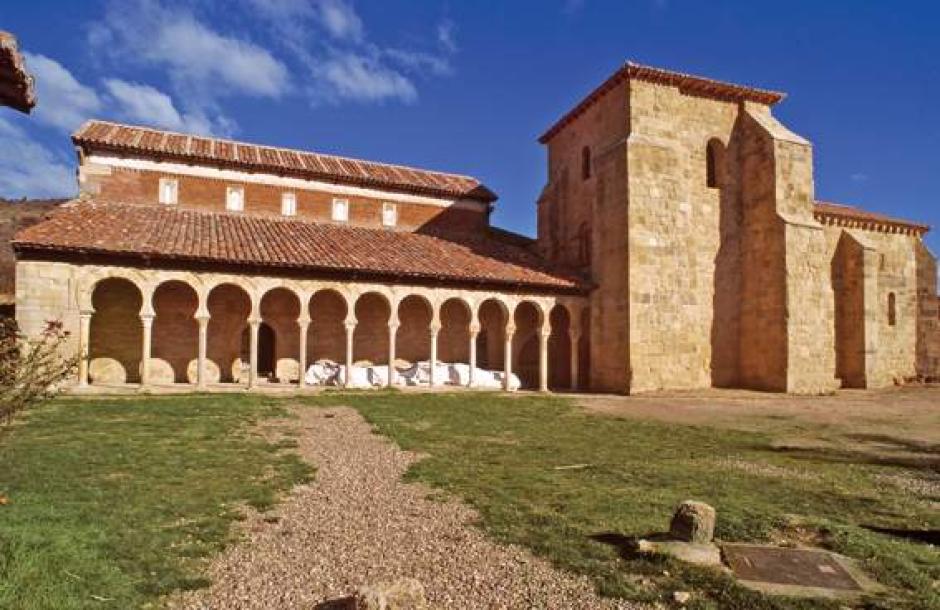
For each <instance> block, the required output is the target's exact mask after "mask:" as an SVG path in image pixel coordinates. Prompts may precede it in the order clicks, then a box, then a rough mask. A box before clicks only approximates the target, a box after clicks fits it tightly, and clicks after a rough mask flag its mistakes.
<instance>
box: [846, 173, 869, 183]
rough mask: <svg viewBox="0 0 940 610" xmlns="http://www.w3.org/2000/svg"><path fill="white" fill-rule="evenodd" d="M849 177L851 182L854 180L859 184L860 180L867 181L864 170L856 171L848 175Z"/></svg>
mask: <svg viewBox="0 0 940 610" xmlns="http://www.w3.org/2000/svg"><path fill="white" fill-rule="evenodd" d="M849 178H850V179H851V180H852V182H855V183H856V184H859V183H862V182H868V174H866V173H864V172H856V173H854V174H852V175H851V176H849Z"/></svg>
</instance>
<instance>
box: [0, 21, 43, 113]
mask: <svg viewBox="0 0 940 610" xmlns="http://www.w3.org/2000/svg"><path fill="white" fill-rule="evenodd" d="M35 105H36V91H35V88H34V84H33V77H32V76H31V75H30V73H29V72H27V71H26V66H25V64H24V62H23V56H22V55H21V54H20V50H19V47H18V46H17V44H16V37H15V36H13V34H10V33H9V32H3V31H0V106H9V107H11V108H15V109H17V110H19V111H20V112H29V111H30V110H32V109H33V106H35Z"/></svg>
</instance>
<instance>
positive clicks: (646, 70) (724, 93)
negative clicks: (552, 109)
mask: <svg viewBox="0 0 940 610" xmlns="http://www.w3.org/2000/svg"><path fill="white" fill-rule="evenodd" d="M625 80H643V81H647V82H651V83H658V84H661V85H670V86H674V87H678V88H679V91H680V92H682V93H686V94H688V95H698V96H701V97H708V98H712V99H717V100H723V101H729V102H741V101H749V102H758V103H760V104H767V105H768V106H772V105H774V104H776V103H777V102H779V101H780V100H782V99H783V98H784V97H785V95H786V94H784V93H780V92H779V91H769V90H766V89H757V88H755V87H746V86H744V85H735V84H734V83H726V82H722V81H718V80H712V79H710V78H704V77H702V76H695V75H692V74H685V73H683V72H674V71H672V70H664V69H662V68H654V67H652V66H644V65H642V64H638V63H634V62H632V61H628V62H626V63H625V64H624V65H623V66H622V67H621V68H620V69H619V70H617V71H616V72H615V73H614V74H613V75H612V76H611V77H610V78H608V79H607V80H606V81H604V82H603V83H602V84H601V85H600V86H599V87H598V88H597V89H595V90H594V91H592V92H591V93H590V94H588V96H587V97H586V98H584V99H583V100H582V101H581V102H580V103H579V104H578V105H577V106H575V107H574V108H573V109H571V110H570V111H569V112H567V113H566V114H565V115H564V116H563V117H561V118H560V119H559V120H558V121H557V122H556V123H555V124H554V125H552V126H551V127H549V129H548V131H546V132H545V133H544V134H542V137H540V138H539V142H541V143H542V144H547V143H548V141H549V140H551V139H552V137H553V136H554V135H555V134H556V133H558V132H559V131H561V129H562V128H563V127H564V126H565V125H567V124H568V123H570V122H571V121H573V120H575V119H576V118H578V117H579V116H580V115H582V114H584V112H585V111H586V110H587V109H588V108H590V107H591V106H593V105H594V103H595V102H597V100H599V99H600V98H602V97H603V96H604V95H605V94H606V93H607V92H609V91H610V90H611V89H613V88H615V87H616V86H617V85H619V84H620V83H622V82H624V81H625Z"/></svg>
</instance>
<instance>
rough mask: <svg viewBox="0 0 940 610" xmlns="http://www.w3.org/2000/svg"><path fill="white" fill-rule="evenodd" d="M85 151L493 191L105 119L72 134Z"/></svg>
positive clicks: (447, 190)
mask: <svg viewBox="0 0 940 610" xmlns="http://www.w3.org/2000/svg"><path fill="white" fill-rule="evenodd" d="M72 141H73V142H75V144H77V145H79V146H82V147H85V148H86V149H91V150H96V151H109V152H116V153H120V154H133V155H138V156H143V157H147V158H157V159H159V160H170V161H181V162H185V163H202V164H208V165H212V166H218V167H222V168H231V169H242V170H247V171H255V172H272V173H275V174H279V175H291V176H297V177H301V178H307V179H312V180H325V181H328V182H335V183H340V184H351V185H356V186H366V187H374V188H383V189H390V190H396V191H404V192H409V193H417V194H424V195H435V196H443V197H456V198H466V199H476V200H479V201H483V202H487V203H488V202H492V201H495V200H496V199H497V197H496V195H495V194H494V193H493V191H491V190H490V189H488V188H487V187H486V186H484V185H483V184H482V183H481V182H480V181H479V180H477V179H476V178H471V177H470V176H463V175H459V174H447V173H443V172H435V171H429V170H424V169H416V168H413V167H406V166H403V165H390V164H386V163H376V162H373V161H362V160H359V159H351V158H348V157H338V156H335V155H326V154H322V153H316V152H309V151H301V150H292V149H288V148H275V147H272V146H261V145H258V144H251V143H247V142H234V141H231V140H222V139H219V138H209V137H203V136H196V135H189V134H183V133H176V132H171V131H163V130H158V129H151V128H148V127H139V126H135V125H124V124H120V123H111V122H107V121H97V120H92V121H87V122H86V123H85V124H84V125H82V126H81V127H79V129H78V131H76V132H75V133H74V134H72Z"/></svg>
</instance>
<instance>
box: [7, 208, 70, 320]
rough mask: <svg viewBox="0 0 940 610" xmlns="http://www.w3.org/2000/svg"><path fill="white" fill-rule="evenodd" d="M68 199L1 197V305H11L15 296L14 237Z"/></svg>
mask: <svg viewBox="0 0 940 610" xmlns="http://www.w3.org/2000/svg"><path fill="white" fill-rule="evenodd" d="M66 201H68V200H67V199H15V200H10V199H3V198H2V197H0V305H9V304H11V303H12V302H13V297H14V295H15V292H14V287H13V281H14V278H15V277H16V276H15V273H14V262H15V260H14V258H13V248H12V247H10V239H12V238H13V235H14V234H15V233H16V232H17V231H19V230H20V229H23V228H25V227H28V226H30V225H34V224H36V223H37V222H39V221H40V220H42V219H43V218H45V217H46V215H47V214H49V213H50V212H51V211H52V210H54V209H55V208H56V206H58V205H60V204H62V203H64V202H66Z"/></svg>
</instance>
